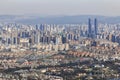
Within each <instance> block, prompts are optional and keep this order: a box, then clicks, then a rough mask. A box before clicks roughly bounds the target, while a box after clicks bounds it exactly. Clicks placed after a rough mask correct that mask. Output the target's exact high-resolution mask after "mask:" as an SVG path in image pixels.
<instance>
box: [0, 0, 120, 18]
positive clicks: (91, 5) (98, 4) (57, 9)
mask: <svg viewBox="0 0 120 80" xmlns="http://www.w3.org/2000/svg"><path fill="white" fill-rule="evenodd" d="M34 14H36V15H104V16H120V0H0V15H34Z"/></svg>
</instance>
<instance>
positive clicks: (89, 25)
mask: <svg viewBox="0 0 120 80" xmlns="http://www.w3.org/2000/svg"><path fill="white" fill-rule="evenodd" d="M88 37H89V38H91V37H92V23H91V19H90V18H89V19H88Z"/></svg>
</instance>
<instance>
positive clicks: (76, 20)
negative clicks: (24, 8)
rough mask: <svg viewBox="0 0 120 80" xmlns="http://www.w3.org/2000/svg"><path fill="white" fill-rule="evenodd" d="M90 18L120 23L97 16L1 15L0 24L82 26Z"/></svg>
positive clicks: (114, 19)
mask: <svg viewBox="0 0 120 80" xmlns="http://www.w3.org/2000/svg"><path fill="white" fill-rule="evenodd" d="M88 18H91V19H94V18H97V19H98V22H99V23H111V24H113V23H120V16H118V17H108V16H96V15H77V16H48V17H41V16H16V15H0V22H7V23H23V24H81V23H87V22H88Z"/></svg>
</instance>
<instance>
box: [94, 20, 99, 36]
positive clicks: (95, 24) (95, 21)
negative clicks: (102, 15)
mask: <svg viewBox="0 0 120 80" xmlns="http://www.w3.org/2000/svg"><path fill="white" fill-rule="evenodd" d="M94 27H95V35H97V34H98V23H97V19H96V18H95V20H94Z"/></svg>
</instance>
